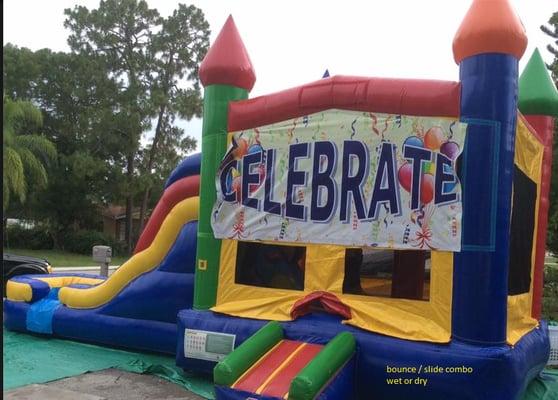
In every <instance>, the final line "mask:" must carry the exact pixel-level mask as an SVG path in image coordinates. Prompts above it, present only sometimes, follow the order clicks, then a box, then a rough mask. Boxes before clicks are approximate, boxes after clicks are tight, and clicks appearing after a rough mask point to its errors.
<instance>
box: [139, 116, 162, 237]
mask: <svg viewBox="0 0 558 400" xmlns="http://www.w3.org/2000/svg"><path fill="white" fill-rule="evenodd" d="M165 109H166V106H165V105H162V106H161V107H160V108H159V116H158V118H157V125H156V127H155V136H153V144H152V145H151V149H150V150H149V158H148V160H147V168H146V171H145V173H146V174H147V175H148V176H149V175H151V169H152V168H153V162H154V161H155V154H156V153H157V144H158V143H159V139H160V137H161V131H162V127H163V117H164V115H165ZM150 196H151V187H150V186H148V187H147V188H146V189H145V192H144V193H143V199H142V202H141V209H140V229H139V231H140V234H141V232H142V231H143V228H144V226H145V215H146V214H147V203H148V202H149V197H150Z"/></svg>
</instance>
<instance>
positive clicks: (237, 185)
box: [232, 176, 242, 202]
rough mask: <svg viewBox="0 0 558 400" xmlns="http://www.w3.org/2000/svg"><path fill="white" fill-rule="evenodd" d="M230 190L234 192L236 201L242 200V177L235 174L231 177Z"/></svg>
mask: <svg viewBox="0 0 558 400" xmlns="http://www.w3.org/2000/svg"><path fill="white" fill-rule="evenodd" d="M232 190H233V192H235V193H236V201H237V202H241V201H242V177H240V176H237V177H236V178H234V179H233V182H232Z"/></svg>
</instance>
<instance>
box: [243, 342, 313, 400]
mask: <svg viewBox="0 0 558 400" xmlns="http://www.w3.org/2000/svg"><path fill="white" fill-rule="evenodd" d="M322 348H323V346H321V345H319V344H311V343H305V342H298V341H294V340H282V341H281V342H279V344H278V345H277V346H275V347H274V348H272V349H271V350H270V351H268V352H267V353H266V354H265V355H264V356H263V357H262V358H261V359H260V361H258V362H257V363H256V364H254V366H253V367H252V368H250V369H249V370H248V371H247V372H246V373H245V374H244V375H243V376H241V377H240V379H239V380H238V381H237V382H235V383H234V384H233V385H232V388H234V389H237V390H243V391H245V392H249V393H256V394H260V395H264V396H270V397H279V398H283V397H284V396H285V395H286V394H287V393H288V392H289V386H290V384H291V381H292V380H293V379H294V377H295V376H296V375H298V373H299V372H300V371H301V370H302V369H303V368H304V367H305V366H306V365H307V364H308V363H309V362H310V360H312V359H313V358H314V357H315V356H316V355H317V354H318V353H319V352H320V350H322Z"/></svg>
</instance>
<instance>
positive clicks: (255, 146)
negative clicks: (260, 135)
mask: <svg viewBox="0 0 558 400" xmlns="http://www.w3.org/2000/svg"><path fill="white" fill-rule="evenodd" d="M261 151H263V148H262V146H260V145H259V144H253V145H252V146H250V148H249V149H248V154H252V153H259V152H261Z"/></svg>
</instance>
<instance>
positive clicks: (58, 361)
mask: <svg viewBox="0 0 558 400" xmlns="http://www.w3.org/2000/svg"><path fill="white" fill-rule="evenodd" d="M3 352H4V380H3V382H4V390H8V389H13V388H16V387H19V386H24V385H29V384H32V383H44V382H49V381H53V380H56V379H62V378H67V377H70V376H76V375H81V374H83V373H85V372H89V371H99V370H102V369H106V368H119V369H122V370H125V371H129V372H136V373H140V374H152V375H157V376H159V377H161V378H164V379H166V380H168V381H171V382H174V383H176V384H178V385H180V386H182V387H184V388H186V389H188V390H190V391H191V392H194V393H196V394H198V395H200V396H202V397H205V398H206V399H213V398H214V394H213V384H212V382H211V380H209V379H204V378H201V377H198V376H194V375H188V374H185V373H184V371H182V369H180V368H178V367H177V366H176V365H175V360H174V357H169V356H160V355H154V354H145V353H133V352H129V351H123V350H116V349H110V348H107V347H99V346H94V345H89V344H84V343H78V342H72V341H69V340H61V339H54V338H50V337H43V336H41V337H39V336H33V335H28V334H23V333H16V332H10V331H7V330H5V329H4V349H3ZM523 400H558V369H554V370H551V369H547V370H545V371H544V373H543V374H542V375H541V377H539V378H537V379H535V380H534V381H533V382H531V384H530V385H529V387H528V389H527V392H526V393H525V395H524V397H523Z"/></svg>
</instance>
